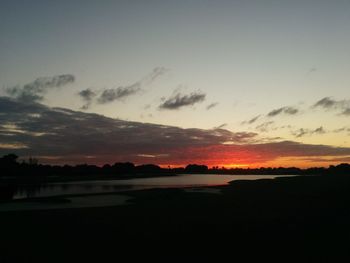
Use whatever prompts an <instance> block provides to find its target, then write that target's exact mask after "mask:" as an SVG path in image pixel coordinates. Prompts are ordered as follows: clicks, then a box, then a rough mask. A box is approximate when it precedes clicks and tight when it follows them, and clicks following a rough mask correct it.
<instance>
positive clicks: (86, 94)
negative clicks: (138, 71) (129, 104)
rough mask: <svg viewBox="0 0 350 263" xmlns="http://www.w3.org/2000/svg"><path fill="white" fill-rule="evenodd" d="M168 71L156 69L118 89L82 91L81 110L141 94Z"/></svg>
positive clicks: (80, 94) (162, 68)
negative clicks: (96, 104) (82, 101)
mask: <svg viewBox="0 0 350 263" xmlns="http://www.w3.org/2000/svg"><path fill="white" fill-rule="evenodd" d="M168 71H169V69H166V68H164V67H156V68H154V69H153V70H152V72H151V73H150V74H148V75H147V76H146V77H144V78H142V79H141V80H139V81H137V82H135V83H133V84H131V85H128V86H120V87H117V88H109V89H102V90H92V89H85V90H82V91H80V92H79V93H78V95H79V96H80V97H81V98H82V99H83V100H84V101H85V104H84V105H83V106H82V107H81V109H85V110H86V109H88V108H90V106H91V105H92V103H94V102H96V103H98V104H108V103H112V102H114V101H120V100H124V99H126V98H127V97H130V96H132V95H135V94H137V93H139V92H141V91H142V90H143V88H144V87H146V86H149V85H151V84H152V83H153V82H154V81H156V80H157V79H158V78H159V77H160V76H162V75H164V74H166V73H167V72H168Z"/></svg>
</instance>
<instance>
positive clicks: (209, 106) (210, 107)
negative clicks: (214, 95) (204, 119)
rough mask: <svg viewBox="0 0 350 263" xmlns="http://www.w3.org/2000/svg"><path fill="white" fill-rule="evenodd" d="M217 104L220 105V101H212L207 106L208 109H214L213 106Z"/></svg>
mask: <svg viewBox="0 0 350 263" xmlns="http://www.w3.org/2000/svg"><path fill="white" fill-rule="evenodd" d="M217 105H219V103H218V102H214V103H211V104H209V105H208V106H207V107H206V109H207V110H210V109H212V108H215V107H216V106H217Z"/></svg>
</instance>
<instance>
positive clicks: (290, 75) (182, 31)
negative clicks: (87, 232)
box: [0, 0, 350, 167]
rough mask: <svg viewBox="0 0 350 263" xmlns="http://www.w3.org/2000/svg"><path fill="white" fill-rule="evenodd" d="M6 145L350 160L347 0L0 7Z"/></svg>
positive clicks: (264, 161) (62, 158) (181, 156)
mask: <svg viewBox="0 0 350 263" xmlns="http://www.w3.org/2000/svg"><path fill="white" fill-rule="evenodd" d="M0 35H1V38H0V154H1V155H3V154H7V153H10V152H13V153H16V154H18V155H19V156H21V157H23V158H28V157H29V156H33V157H36V158H38V159H39V161H40V162H42V163H59V164H62V163H85V162H86V163H91V164H98V165H101V164H103V163H114V162H117V161H118V162H119V161H131V162H135V163H138V164H139V163H155V164H160V165H164V166H167V165H172V166H181V165H186V164H189V163H201V164H207V165H209V166H213V165H219V166H223V165H224V166H227V167H259V166H299V167H311V166H328V165H331V164H338V163H342V162H350V1H347V0H334V1H329V0H327V1H323V0H312V1H311V0H309V1H308V0H300V1H299V0H293V1H284V0H278V1H277V0H276V1H272V0H266V1H261V0H256V1H253V0H252V1H250V0H247V1H234V0H232V1H228V0H227V1H223V0H222V1H221V0H217V1H205V0H202V1H199V0H188V1H181V0H179V1H152V0H150V1H130V0H128V1H74V0H73V1H65V0H61V1H55V2H54V1H37V0H33V1H24V0H23V1H17V0H11V1H7V0H2V1H1V3H0Z"/></svg>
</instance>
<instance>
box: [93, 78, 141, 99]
mask: <svg viewBox="0 0 350 263" xmlns="http://www.w3.org/2000/svg"><path fill="white" fill-rule="evenodd" d="M140 91H141V85H140V83H135V84H133V85H131V86H128V87H119V88H115V89H106V90H104V91H103V92H102V93H101V95H100V96H99V97H98V99H97V102H98V103H100V104H106V103H110V102H113V101H116V100H121V99H124V98H126V97H128V96H131V95H134V94H136V93H138V92H140Z"/></svg>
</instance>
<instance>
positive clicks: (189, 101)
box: [159, 91, 206, 110]
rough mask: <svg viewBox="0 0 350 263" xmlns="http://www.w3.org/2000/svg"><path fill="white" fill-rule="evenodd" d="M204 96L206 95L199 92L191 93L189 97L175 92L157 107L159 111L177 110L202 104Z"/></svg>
mask: <svg viewBox="0 0 350 263" xmlns="http://www.w3.org/2000/svg"><path fill="white" fill-rule="evenodd" d="M205 96H206V95H205V94H204V93H202V92H200V91H197V92H192V93H191V94H189V95H183V94H181V93H180V92H176V93H175V94H173V95H172V96H171V97H170V98H168V99H166V100H165V101H164V102H163V103H162V104H161V105H159V109H167V110H177V109H180V108H182V107H185V106H192V105H194V104H196V103H200V102H203V101H204V100H205Z"/></svg>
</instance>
